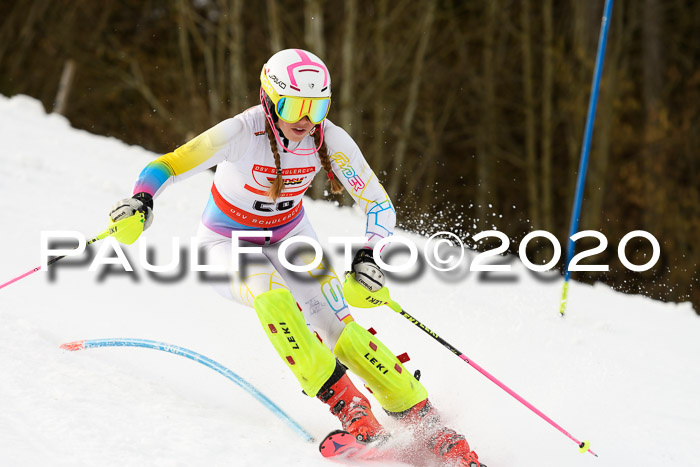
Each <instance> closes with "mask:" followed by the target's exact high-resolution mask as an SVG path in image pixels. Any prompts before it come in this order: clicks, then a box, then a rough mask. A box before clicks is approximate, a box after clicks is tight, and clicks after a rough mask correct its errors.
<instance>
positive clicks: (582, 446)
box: [386, 301, 598, 457]
mask: <svg viewBox="0 0 700 467" xmlns="http://www.w3.org/2000/svg"><path fill="white" fill-rule="evenodd" d="M386 304H387V305H388V306H389V307H390V308H391V309H393V310H394V311H396V312H397V313H399V314H401V315H402V316H403V317H404V318H406V319H408V320H409V321H410V322H412V323H413V324H415V325H416V326H418V327H419V328H421V329H422V330H423V331H424V332H425V333H426V334H428V335H430V337H432V338H433V339H435V340H436V341H438V342H439V343H441V344H442V345H443V346H444V347H446V348H447V349H448V350H449V351H450V352H452V353H453V354H455V355H457V356H458V357H459V358H461V359H462V360H464V361H465V362H467V363H468V364H469V365H471V367H472V368H474V369H475V370H476V371H478V372H479V373H481V374H482V375H484V376H486V377H487V378H488V379H490V380H491V381H492V382H493V383H495V384H496V385H497V386H498V387H499V388H501V389H503V390H504V391H505V392H507V393H508V394H510V395H511V396H513V397H514V398H515V399H517V400H518V401H519V402H520V403H521V404H523V405H524V406H525V407H527V408H528V409H530V410H532V411H533V412H535V413H536V414H537V415H539V416H540V418H542V419H543V420H544V421H546V422H547V423H549V424H550V425H552V426H553V427H554V428H556V429H557V430H559V431H560V432H561V433H562V434H564V435H566V436H567V437H568V438H569V439H570V440H571V441H573V442H574V443H576V444H578V447H579V452H581V453H584V452H590V453H591V454H593V455H594V456H596V457H598V454H596V453H595V452H593V451H591V450H590V449H589V446H590V442H589V441H579V440H578V439H576V438H575V437H573V436H572V435H571V434H570V433H569V432H568V431H566V430H565V429H563V428H562V427H561V426H559V425H558V424H557V423H556V422H554V420H552V419H551V418H549V417H548V416H546V415H545V414H544V413H542V411H540V410H539V409H537V408H536V407H535V406H534V405H532V404H530V403H529V402H528V401H526V400H525V399H523V398H522V397H520V395H518V394H517V393H516V392H515V391H513V390H512V389H510V388H509V387H508V386H506V385H505V384H503V383H502V382H500V381H499V380H498V379H496V377H494V376H493V375H492V374H491V373H489V372H488V371H486V370H484V369H483V368H482V367H480V366H479V365H477V364H476V363H475V362H473V361H472V360H470V359H469V358H468V357H467V356H466V355H464V354H463V353H462V352H460V351H459V350H457V349H456V348H455V347H453V346H452V345H450V343H449V342H447V341H445V340H444V339H443V338H442V337H440V336H438V335H437V334H436V333H435V332H433V331H431V330H430V329H429V328H428V327H426V326H425V325H424V324H423V323H421V322H420V321H418V320H417V319H415V318H414V317H413V316H411V315H410V314H408V313H407V312H406V311H404V310H403V309H402V308H401V306H399V304H398V303H396V302H394V301H391V302H386Z"/></svg>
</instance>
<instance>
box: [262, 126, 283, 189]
mask: <svg viewBox="0 0 700 467" xmlns="http://www.w3.org/2000/svg"><path fill="white" fill-rule="evenodd" d="M273 131H275V130H273V129H272V128H271V127H270V122H268V121H267V119H265V133H267V139H268V140H269V141H270V149H272V155H274V156H275V167H276V168H277V178H275V181H274V182H272V186H271V187H270V189H269V190H267V193H265V194H266V195H267V196H269V197H270V198H272V201H277V198H279V197H280V195H281V194H282V188H284V181H283V180H282V167H281V166H280V164H281V163H280V153H279V151H277V141H276V140H275V134H274V133H273Z"/></svg>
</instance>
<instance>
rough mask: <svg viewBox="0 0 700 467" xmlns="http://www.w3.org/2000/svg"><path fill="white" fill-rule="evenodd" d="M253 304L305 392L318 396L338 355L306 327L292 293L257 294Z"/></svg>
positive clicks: (280, 353) (273, 291) (272, 340)
mask: <svg viewBox="0 0 700 467" xmlns="http://www.w3.org/2000/svg"><path fill="white" fill-rule="evenodd" d="M253 307H254V308H255V311H256V313H257V314H258V319H260V323H262V325H263V328H264V329H265V334H266V335H267V337H268V338H269V339H270V342H272V345H273V346H274V347H275V350H277V353H278V354H279V355H280V357H282V359H283V360H284V361H285V363H286V364H287V366H288V367H289V368H290V369H291V370H292V372H293V373H294V376H296V378H297V380H299V383H300V384H301V387H302V388H303V389H304V392H305V393H306V394H307V395H309V396H311V397H314V396H316V393H317V392H318V390H319V389H320V388H321V386H323V384H324V383H325V382H326V381H327V380H328V378H330V376H331V375H332V374H333V370H334V369H335V357H334V356H333V354H332V353H331V351H330V350H329V349H328V347H326V346H325V345H323V344H322V343H321V341H320V340H319V339H318V337H316V335H315V334H314V333H312V332H311V331H310V330H309V328H308V327H307V326H306V320H305V319H304V315H303V314H302V312H301V310H300V309H299V307H298V306H297V303H296V301H295V300H294V297H293V296H292V294H291V293H290V292H289V290H286V289H274V290H271V291H269V292H265V293H262V294H260V295H258V296H257V297H256V298H255V301H254V302H253Z"/></svg>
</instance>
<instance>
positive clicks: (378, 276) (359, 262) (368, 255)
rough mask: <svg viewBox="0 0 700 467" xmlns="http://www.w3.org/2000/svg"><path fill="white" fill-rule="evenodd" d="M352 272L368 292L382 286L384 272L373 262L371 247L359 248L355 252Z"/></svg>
mask: <svg viewBox="0 0 700 467" xmlns="http://www.w3.org/2000/svg"><path fill="white" fill-rule="evenodd" d="M352 272H354V273H355V280H356V281H357V282H359V283H360V285H362V286H363V287H364V288H366V289H367V290H369V291H370V292H376V291H377V290H379V289H381V288H382V287H384V272H382V270H381V269H380V268H379V266H377V263H375V262H374V258H373V257H372V249H371V248H361V249H359V250H358V251H357V253H355V259H353V260H352Z"/></svg>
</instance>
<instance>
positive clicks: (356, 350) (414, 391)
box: [334, 322, 428, 412]
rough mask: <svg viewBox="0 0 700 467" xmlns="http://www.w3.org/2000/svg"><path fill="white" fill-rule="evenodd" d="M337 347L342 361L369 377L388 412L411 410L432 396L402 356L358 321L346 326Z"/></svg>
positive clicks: (368, 380)
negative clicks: (403, 360) (412, 372)
mask: <svg viewBox="0 0 700 467" xmlns="http://www.w3.org/2000/svg"><path fill="white" fill-rule="evenodd" d="M334 351H335V355H336V356H337V357H338V360H340V362H341V363H343V364H344V365H345V366H347V367H348V368H349V369H350V370H351V371H352V372H353V373H355V374H356V375H357V376H359V377H360V378H362V379H363V380H364V381H365V383H366V384H367V387H369V389H370V390H371V391H372V394H374V397H375V398H376V399H377V402H379V404H380V405H381V406H382V408H384V410H387V411H388V412H402V411H404V410H408V409H410V408H411V407H413V406H414V405H416V404H417V403H418V402H420V401H422V400H425V399H426V398H427V397H428V391H426V390H425V388H424V387H423V385H422V384H421V383H420V382H419V381H418V380H417V379H416V378H414V377H413V375H412V374H411V373H410V372H409V371H408V370H407V369H406V368H404V366H403V365H402V364H401V362H400V361H399V359H398V358H396V356H395V355H394V354H393V353H392V352H391V351H390V350H389V349H388V348H387V347H386V346H385V345H384V344H382V342H381V341H380V340H379V339H377V338H376V337H375V336H373V335H372V334H370V333H369V332H368V331H366V330H365V329H363V328H362V327H361V326H360V325H359V324H357V323H356V322H352V323H349V324H348V325H347V326H345V329H344V330H343V333H342V334H341V335H340V338H339V339H338V343H337V344H336V345H335V349H334Z"/></svg>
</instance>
